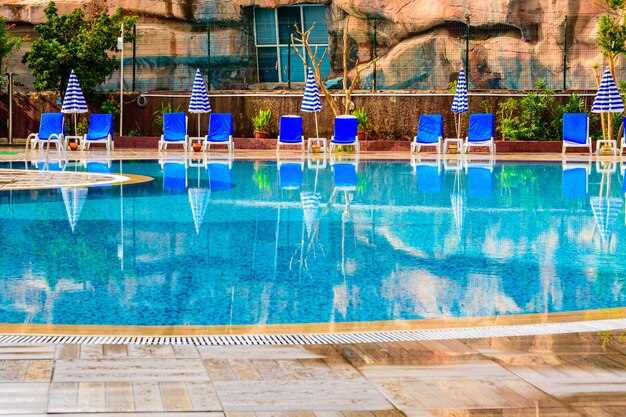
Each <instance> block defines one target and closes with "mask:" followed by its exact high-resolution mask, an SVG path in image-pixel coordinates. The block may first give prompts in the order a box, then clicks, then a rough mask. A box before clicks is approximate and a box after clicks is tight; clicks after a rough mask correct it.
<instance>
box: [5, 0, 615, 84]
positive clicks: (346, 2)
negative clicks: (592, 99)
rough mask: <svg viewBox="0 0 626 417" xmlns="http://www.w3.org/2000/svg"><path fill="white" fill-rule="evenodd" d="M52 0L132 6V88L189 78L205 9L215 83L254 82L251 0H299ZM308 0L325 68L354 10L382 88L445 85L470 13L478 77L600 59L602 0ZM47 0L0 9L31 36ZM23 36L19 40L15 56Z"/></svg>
mask: <svg viewBox="0 0 626 417" xmlns="http://www.w3.org/2000/svg"><path fill="white" fill-rule="evenodd" d="M56 3H57V7H58V8H59V11H60V12H62V13H63V12H69V11H70V10H72V9H73V8H75V7H80V6H89V5H91V6H97V7H105V8H109V9H110V10H112V9H113V8H114V7H118V6H119V7H122V8H123V9H124V10H126V11H127V12H128V13H129V14H136V15H139V16H140V20H139V24H138V28H137V35H138V39H137V74H138V77H137V89H138V90H152V89H175V90H176V89H187V88H189V86H190V85H191V83H192V81H193V74H194V72H195V68H196V67H202V68H204V67H205V66H206V65H207V64H206V63H207V28H206V23H205V22H207V21H209V22H210V24H211V28H210V30H211V63H212V71H211V83H212V85H213V87H215V88H225V89H228V88H250V87H251V86H254V85H255V84H257V81H258V77H257V59H256V48H255V46H254V24H253V15H254V13H253V8H254V7H255V6H258V7H265V8H277V7H282V6H288V5H292V4H298V3H302V2H299V1H296V0H179V1H173V0H123V1H117V2H113V1H109V2H108V3H107V2H106V1H104V0H93V2H88V1H81V0H72V1H65V0H59V1H57V2H56ZM306 3H309V4H310V3H320V4H326V5H327V13H326V16H327V25H328V31H329V45H330V53H329V56H330V58H331V60H330V61H331V70H332V73H331V74H329V75H328V78H329V79H332V78H335V77H339V76H341V75H342V68H341V65H342V51H341V48H342V41H341V37H342V33H341V32H342V31H343V19H345V16H346V15H347V14H348V15H350V16H353V18H352V19H351V23H350V26H349V32H350V37H351V51H349V58H350V60H349V62H350V65H354V64H355V63H356V62H365V61H368V60H370V59H372V57H373V56H376V55H377V56H380V59H379V62H378V63H377V65H376V67H375V69H374V68H371V69H369V70H367V71H366V72H364V74H363V79H362V87H363V88H369V87H370V86H372V84H373V81H374V78H375V79H376V83H377V86H378V87H379V88H395V89H445V88H447V84H448V82H449V81H451V80H453V79H455V77H456V73H457V71H458V69H459V68H460V67H461V66H463V65H464V62H465V52H466V51H465V49H466V34H467V32H466V21H467V19H469V21H470V24H471V26H470V31H469V33H470V35H469V36H470V42H469V52H468V57H469V71H468V72H469V79H470V83H471V85H472V87H473V88H484V89H487V88H513V89H523V88H532V86H533V83H534V82H535V81H536V80H537V79H539V78H543V79H546V80H547V81H548V84H549V85H552V86H553V87H556V88H561V87H563V85H564V83H565V82H566V86H567V87H568V88H593V87H594V83H593V79H592V73H591V67H592V65H593V64H594V63H598V64H600V65H602V64H603V58H602V56H601V54H600V52H599V49H598V48H597V46H596V42H595V32H596V25H597V19H598V17H599V16H600V15H602V14H604V13H605V12H606V11H605V10H603V8H602V3H601V2H592V1H587V0H551V1H549V2H548V1H541V0H500V1H492V0H442V1H436V0H435V1H433V0H388V1H375V0H330V1H328V0H327V1H320V0H313V1H307V2H306ZM46 4H47V0H4V2H3V3H2V4H1V5H0V15H2V16H4V17H6V18H7V19H8V20H9V21H10V22H13V23H17V24H18V28H17V31H16V33H18V34H20V35H25V34H28V35H30V37H31V38H32V36H33V34H34V32H33V31H32V25H34V24H37V23H40V22H42V21H43V19H44V15H43V10H44V8H45V6H46ZM566 18H567V19H566ZM374 43H375V45H374ZM566 45H567V50H566V51H564V48H565V46H566ZM28 46H29V45H28V42H26V44H25V46H24V47H23V48H22V50H21V51H20V52H19V53H18V54H19V56H21V54H22V53H23V51H24V48H28ZM374 46H375V47H374ZM374 49H375V50H374ZM564 52H566V53H564ZM19 56H15V57H13V58H12V59H11V61H10V66H11V67H12V70H13V71H17V72H18V73H20V77H21V78H22V80H23V82H24V83H25V84H26V85H28V84H29V82H30V81H29V75H28V70H27V69H26V68H25V67H24V66H23V65H22V64H20V63H19ZM127 56H128V55H127ZM294 59H297V58H296V57H295V56H294ZM127 62H129V61H127ZM564 68H566V69H567V70H566V71H564ZM374 71H375V72H374ZM117 76H118V75H115V74H114V75H113V77H112V79H111V80H110V84H111V86H113V85H115V77H117ZM257 87H263V86H257ZM265 88H267V86H265Z"/></svg>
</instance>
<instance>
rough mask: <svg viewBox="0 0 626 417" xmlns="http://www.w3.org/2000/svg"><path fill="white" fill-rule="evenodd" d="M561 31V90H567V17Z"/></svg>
mask: <svg viewBox="0 0 626 417" xmlns="http://www.w3.org/2000/svg"><path fill="white" fill-rule="evenodd" d="M563 30H564V31H565V33H564V35H563V90H567V16H565V25H564V28H563Z"/></svg>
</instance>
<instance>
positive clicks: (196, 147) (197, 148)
mask: <svg viewBox="0 0 626 417" xmlns="http://www.w3.org/2000/svg"><path fill="white" fill-rule="evenodd" d="M191 147H192V148H193V151H194V152H200V149H202V144H201V143H194V144H193V145H191Z"/></svg>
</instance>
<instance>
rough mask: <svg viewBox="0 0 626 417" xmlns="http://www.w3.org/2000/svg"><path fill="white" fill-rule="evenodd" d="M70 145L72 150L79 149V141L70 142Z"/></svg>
mask: <svg viewBox="0 0 626 417" xmlns="http://www.w3.org/2000/svg"><path fill="white" fill-rule="evenodd" d="M69 146H70V150H72V151H75V150H76V149H78V143H76V142H70V144H69Z"/></svg>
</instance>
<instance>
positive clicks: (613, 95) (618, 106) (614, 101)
mask: <svg viewBox="0 0 626 417" xmlns="http://www.w3.org/2000/svg"><path fill="white" fill-rule="evenodd" d="M591 111H592V112H593V113H607V112H608V113H621V112H623V111H624V102H623V101H622V96H621V95H620V94H619V91H618V90H617V86H616V85H615V81H614V80H613V77H612V76H611V71H609V68H608V67H607V69H606V70H605V71H604V75H603V76H602V81H600V86H599V87H598V92H597V93H596V98H595V99H594V100H593V106H592V107H591Z"/></svg>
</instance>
